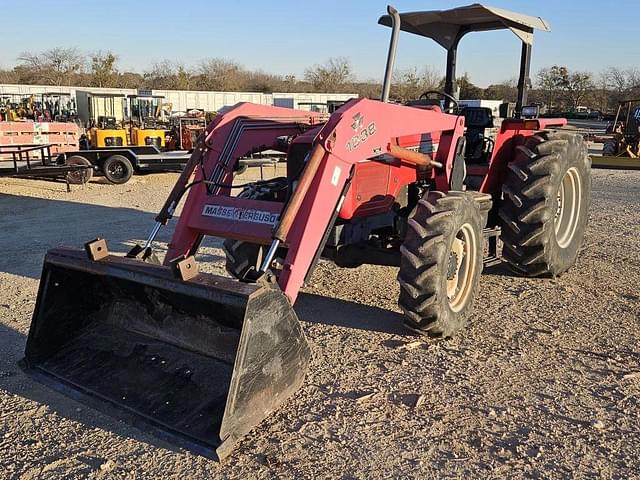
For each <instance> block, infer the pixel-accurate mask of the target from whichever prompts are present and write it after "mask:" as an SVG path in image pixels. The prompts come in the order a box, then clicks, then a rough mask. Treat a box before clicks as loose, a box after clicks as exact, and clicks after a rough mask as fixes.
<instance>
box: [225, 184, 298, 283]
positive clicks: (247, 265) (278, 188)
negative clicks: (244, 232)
mask: <svg viewBox="0 0 640 480" xmlns="http://www.w3.org/2000/svg"><path fill="white" fill-rule="evenodd" d="M287 185H288V184H287V179H286V178H275V179H273V180H272V181H271V185H270V186H264V187H259V186H258V187H248V188H246V189H245V190H243V191H242V192H240V194H239V195H238V197H239V198H246V199H251V200H265V201H269V202H273V201H281V200H282V199H279V196H280V195H281V192H283V191H284V189H286V187H287ZM268 249H269V247H268V246H265V245H258V244H255V243H250V242H244V241H242V240H234V239H231V238H228V239H226V240H225V241H224V242H223V243H222V250H224V253H225V257H226V262H225V267H226V270H227V272H229V274H231V275H232V276H233V277H235V278H237V279H240V280H242V279H244V278H245V276H246V274H247V272H249V271H250V270H255V269H257V268H259V267H260V266H261V265H262V260H263V258H264V255H265V254H266V253H267V250H268Z"/></svg>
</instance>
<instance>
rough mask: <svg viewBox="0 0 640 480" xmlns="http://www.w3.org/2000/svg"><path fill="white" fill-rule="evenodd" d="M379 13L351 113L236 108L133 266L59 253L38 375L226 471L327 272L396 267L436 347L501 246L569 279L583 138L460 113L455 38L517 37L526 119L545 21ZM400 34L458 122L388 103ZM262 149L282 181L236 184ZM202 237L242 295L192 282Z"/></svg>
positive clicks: (32, 336)
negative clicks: (368, 65)
mask: <svg viewBox="0 0 640 480" xmlns="http://www.w3.org/2000/svg"><path fill="white" fill-rule="evenodd" d="M388 12H389V15H386V16H383V17H382V18H381V19H380V23H382V24H384V25H389V26H391V27H392V28H393V30H392V36H391V44H390V48H389V54H388V60H387V69H386V75H385V80H384V85H383V89H382V99H381V101H375V100H368V99H354V100H351V101H349V102H347V103H346V104H345V105H344V106H342V107H341V108H340V109H338V110H337V111H336V112H335V113H333V114H332V115H331V116H330V118H329V119H328V121H326V123H320V124H318V122H319V114H317V113H315V112H303V111H296V110H291V109H286V108H278V107H270V106H262V105H253V104H248V103H242V104H238V105H236V106H235V107H234V108H230V109H228V110H226V111H225V112H223V113H221V114H220V115H219V116H217V117H216V118H215V120H214V121H213V122H212V123H211V124H210V125H209V126H208V127H207V130H206V134H205V135H204V136H203V137H202V138H201V139H200V141H199V143H198V145H197V147H196V149H195V150H194V152H193V154H192V156H191V158H190V160H189V162H188V164H187V165H186V167H185V169H184V171H183V172H182V175H181V176H180V179H179V180H178V182H177V183H176V185H175V187H174V189H173V190H172V192H171V194H170V195H169V198H168V199H167V201H166V203H165V205H164V207H163V208H162V211H161V212H160V213H159V214H158V216H157V217H156V221H157V223H156V224H155V226H154V227H153V229H152V231H151V233H150V235H149V237H148V239H147V241H146V243H145V244H144V245H140V246H136V247H135V248H134V249H132V251H131V252H129V254H128V255H127V257H120V256H115V255H110V254H109V252H108V250H107V246H106V243H105V242H104V241H103V240H97V241H94V242H90V243H89V244H87V246H86V250H87V253H86V254H85V253H84V252H82V251H78V250H73V249H55V250H51V251H49V252H48V253H47V256H46V258H45V262H44V269H43V275H42V280H41V283H40V291H39V294H38V301H37V305H36V309H35V312H34V317H33V323H32V326H31V330H30V333H29V338H28V340H27V347H26V356H25V360H24V367H25V368H26V369H27V371H29V372H31V373H32V374H34V375H36V376H38V378H41V379H42V380H43V381H46V382H48V383H49V384H51V385H53V386H55V387H57V388H60V389H61V390H63V391H65V392H66V393H67V394H70V395H73V396H75V397H77V398H81V399H84V400H85V401H90V402H91V403H92V404H94V405H99V406H101V408H105V409H108V410H109V409H110V410H112V411H113V410H117V411H118V412H119V413H118V415H122V414H124V415H125V416H127V417H130V418H134V419H135V420H136V421H139V422H143V423H144V424H146V425H151V426H152V427H153V428H154V429H156V430H158V429H159V430H162V432H164V434H165V435H171V436H172V437H173V438H174V440H175V441H179V442H182V444H186V445H188V446H189V447H190V448H193V449H195V450H197V451H198V452H200V453H203V454H208V455H211V454H212V453H213V451H212V449H214V448H215V449H216V452H217V454H218V456H219V458H223V457H225V456H226V455H227V454H228V453H229V452H230V450H231V448H232V447H233V445H234V443H235V442H236V441H237V440H238V439H239V438H241V437H242V436H243V435H245V434H246V433H247V432H248V431H249V430H250V429H251V428H252V427H253V426H254V425H256V424H258V423H259V422H260V421H261V420H262V419H263V418H265V417H266V416H267V415H268V414H269V413H270V412H271V411H273V410H274V409H275V408H276V407H277V406H278V405H280V404H281V403H282V402H283V401H284V400H285V399H286V398H287V397H288V396H289V395H291V394H292V392H294V391H295V390H296V389H297V388H298V387H299V386H300V384H301V383H302V381H303V377H304V373H305V370H306V368H307V365H308V361H309V355H310V354H309V347H308V345H307V342H306V340H305V337H304V334H303V332H302V330H301V328H300V324H299V322H298V318H297V316H296V313H295V312H294V310H293V308H292V304H294V303H295V301H296V298H297V296H298V293H299V291H300V288H301V286H302V284H303V282H304V281H305V280H309V278H310V274H311V272H312V270H313V268H314V266H315V264H316V262H317V260H318V258H319V257H321V256H324V257H326V258H329V259H332V260H333V261H335V262H336V263H337V264H339V265H343V266H357V265H360V264H362V263H376V264H383V265H396V266H399V275H398V281H399V283H400V288H401V292H400V297H399V304H400V306H401V308H402V310H403V311H404V313H405V317H406V323H407V325H408V326H409V327H410V328H412V329H414V330H416V331H418V332H420V333H424V334H428V335H433V336H440V337H447V336H450V335H452V334H454V333H455V332H456V331H457V330H459V329H460V328H462V327H463V326H464V325H465V324H466V323H467V321H468V318H469V315H470V313H471V309H472V306H473V303H474V299H475V296H476V292H477V288H478V282H479V277H480V273H481V271H482V269H483V263H495V262H497V261H499V251H498V248H497V246H498V243H497V238H498V236H500V237H501V238H502V241H503V243H504V250H503V255H504V258H505V260H506V261H507V263H508V264H509V265H510V266H511V267H512V268H513V269H514V271H516V272H518V273H521V274H523V275H527V276H540V275H547V276H557V275H560V274H562V273H563V272H564V271H566V270H567V269H568V268H570V267H571V266H572V265H573V263H574V262H575V259H576V256H577V252H578V250H579V247H580V245H581V243H582V240H583V233H584V229H585V224H586V221H587V209H588V204H589V193H590V186H591V177H590V161H589V157H588V156H587V151H586V147H585V144H584V141H583V139H582V137H580V136H576V135H573V134H570V133H566V132H554V131H550V130H548V128H550V127H559V126H563V125H565V124H566V120H564V119H539V118H512V119H505V120H504V121H503V122H502V124H501V126H500V129H499V131H498V133H497V135H496V136H495V137H492V136H491V134H490V132H491V130H490V129H491V127H492V125H493V118H492V115H491V112H490V111H487V110H488V109H485V108H467V109H464V110H463V111H462V112H457V111H456V108H455V104H456V97H455V88H454V86H455V63H456V62H455V58H456V51H457V45H458V42H459V40H460V38H461V37H462V36H463V35H465V34H467V33H469V32H472V31H484V30H495V29H498V28H508V29H510V30H511V31H512V32H514V33H515V34H516V35H517V36H518V37H519V38H520V40H521V41H522V53H523V54H522V65H521V69H520V81H519V92H518V103H517V108H516V110H517V111H518V112H519V113H523V111H524V110H525V105H526V103H525V102H526V97H527V95H526V93H527V92H526V90H527V85H528V83H529V81H528V73H529V62H530V53H531V44H532V41H533V36H532V32H533V29H534V28H538V29H542V30H548V26H547V24H546V23H545V22H544V21H543V20H542V19H540V18H533V17H527V16H524V15H519V14H515V13H511V12H508V11H505V10H501V9H494V8H491V7H484V6H482V5H477V4H476V5H472V6H469V7H463V8H459V9H453V10H446V11H439V12H414V13H406V14H402V15H400V14H398V13H397V12H396V11H395V10H394V9H393V8H391V7H389V9H388ZM400 30H405V31H408V32H411V33H414V34H417V35H422V36H426V37H430V38H433V39H434V40H436V41H437V42H438V43H439V44H440V45H442V46H444V47H445V48H446V49H447V50H448V62H447V79H446V83H445V90H444V91H443V92H438V95H439V96H440V97H442V98H444V99H445V103H446V106H447V110H450V111H451V112H454V113H451V114H448V113H443V112H442V110H441V109H440V107H439V105H437V104H436V103H438V104H439V100H430V99H428V98H424V99H422V100H415V101H412V102H410V104H409V105H397V104H392V103H389V102H388V97H389V89H390V85H391V77H392V75H391V74H392V72H393V68H394V59H395V53H396V45H397V38H398V34H399V31H400ZM425 97H428V96H427V95H425ZM524 116H525V117H526V116H528V115H524ZM283 139H284V140H286V141H283ZM264 149H275V150H279V151H283V152H286V153H287V176H286V178H284V177H283V178H274V179H270V180H265V181H259V182H253V183H251V184H244V185H241V186H237V185H236V186H234V185H233V181H234V171H235V169H236V167H237V163H238V159H239V158H240V157H242V156H245V155H247V153H248V152H258V151H262V150H264ZM194 175H195V177H194ZM236 188H241V193H240V194H239V195H237V196H234V195H232V191H234V190H235V189H236ZM185 193H188V196H187V198H186V201H185V203H184V207H183V209H182V212H181V215H180V219H179V221H178V223H177V225H176V229H175V233H174V235H173V238H172V240H171V242H170V243H169V248H168V252H167V254H166V257H165V260H164V265H163V266H161V265H157V264H154V262H153V261H154V259H155V255H154V251H153V242H154V239H155V237H156V235H157V233H158V231H159V230H160V228H162V226H163V225H165V224H166V223H167V222H168V221H169V220H170V219H171V218H172V216H173V214H174V212H175V210H176V207H177V205H178V203H179V202H180V201H181V198H182V197H183V195H184V194H185ZM206 235H214V236H218V237H223V238H225V239H226V240H225V242H224V248H225V251H226V255H227V269H228V270H229V272H230V273H231V274H232V275H233V276H234V277H236V278H237V280H234V279H229V278H225V277H221V276H218V275H211V274H204V273H199V274H198V272H197V262H196V258H195V257H196V256H197V255H198V250H199V247H200V245H201V242H202V240H203V238H204V237H205V236H206ZM485 246H486V248H485ZM87 255H88V257H89V258H87ZM80 289H81V290H82V292H83V293H82V295H78V291H79V290H80Z"/></svg>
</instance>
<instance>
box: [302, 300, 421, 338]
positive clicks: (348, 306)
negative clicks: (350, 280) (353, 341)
mask: <svg viewBox="0 0 640 480" xmlns="http://www.w3.org/2000/svg"><path fill="white" fill-rule="evenodd" d="M295 309H296V311H297V312H298V315H299V316H300V319H301V320H303V321H306V322H310V323H322V324H324V325H333V326H336V327H347V328H356V329H358V330H368V331H372V332H382V333H389V334H392V335H411V332H410V331H409V330H408V329H406V328H404V326H403V318H404V317H403V316H402V315H401V314H399V313H397V312H392V311H391V310H386V309H383V308H377V307H371V306H369V305H363V304H361V303H355V302H349V301H347V300H340V299H337V298H329V297H324V296H322V295H315V294H313V293H301V294H300V296H299V297H298V301H297V302H296V305H295Z"/></svg>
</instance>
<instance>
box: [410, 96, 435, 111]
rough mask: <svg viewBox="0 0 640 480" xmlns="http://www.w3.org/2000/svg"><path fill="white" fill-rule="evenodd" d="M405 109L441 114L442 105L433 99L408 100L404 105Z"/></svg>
mask: <svg viewBox="0 0 640 480" xmlns="http://www.w3.org/2000/svg"><path fill="white" fill-rule="evenodd" d="M405 105H406V106H407V107H415V108H421V109H423V110H433V111H435V112H438V113H441V112H442V104H441V103H440V100H436V99H433V98H421V99H420V100H409V101H408V102H407V103H405Z"/></svg>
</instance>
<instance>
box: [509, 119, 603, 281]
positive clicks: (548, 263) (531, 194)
mask: <svg viewBox="0 0 640 480" xmlns="http://www.w3.org/2000/svg"><path fill="white" fill-rule="evenodd" d="M502 193H503V200H502V205H501V208H500V213H499V215H500V220H501V225H502V234H501V236H502V241H503V244H504V249H503V257H504V259H505V260H506V261H507V262H508V263H509V265H510V267H511V268H512V269H513V270H514V271H515V272H516V273H519V274H522V275H526V276H531V277H533V276H540V275H549V276H552V277H555V276H558V275H560V274H562V273H564V272H565V271H567V270H568V269H569V268H570V267H571V266H572V265H573V264H574V263H575V261H576V258H577V256H578V250H579V248H580V246H581V245H582V241H583V238H584V231H585V228H586V225H587V217H588V209H589V203H590V198H591V159H590V158H589V155H588V151H587V146H586V144H585V142H584V140H583V138H582V137H581V136H579V135H575V134H571V133H564V132H562V133H560V132H539V133H536V134H535V135H533V136H531V137H529V138H528V139H527V140H526V141H525V143H524V145H521V146H519V147H517V153H516V156H515V159H514V160H513V162H511V163H510V164H509V172H508V174H507V177H506V179H505V183H504V185H503V188H502Z"/></svg>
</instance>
